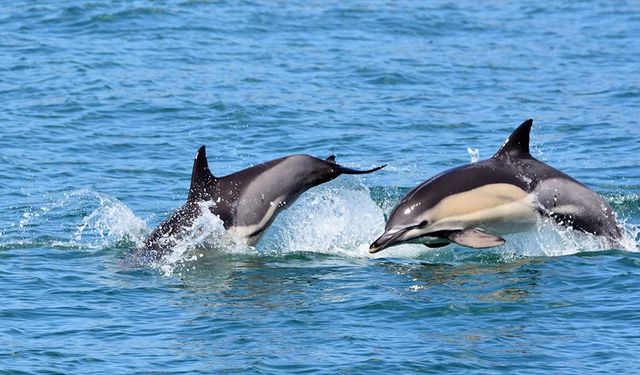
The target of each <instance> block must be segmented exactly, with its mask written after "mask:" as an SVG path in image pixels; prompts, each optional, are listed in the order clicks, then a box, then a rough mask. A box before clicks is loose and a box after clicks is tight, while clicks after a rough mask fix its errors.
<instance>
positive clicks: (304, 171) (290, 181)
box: [138, 146, 386, 258]
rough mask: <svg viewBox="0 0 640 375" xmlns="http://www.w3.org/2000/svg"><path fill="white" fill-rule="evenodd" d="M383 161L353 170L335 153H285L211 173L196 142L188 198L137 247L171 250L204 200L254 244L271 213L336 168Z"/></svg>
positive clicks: (336, 171)
mask: <svg viewBox="0 0 640 375" xmlns="http://www.w3.org/2000/svg"><path fill="white" fill-rule="evenodd" d="M385 166H386V165H382V166H379V167H375V168H372V169H368V170H355V169H351V168H346V167H343V166H341V165H339V164H337V163H336V159H335V156H334V155H331V156H329V157H328V158H326V159H325V160H322V159H318V158H315V157H312V156H309V155H290V156H286V157H282V158H279V159H275V160H271V161H268V162H265V163H262V164H259V165H256V166H253V167H250V168H247V169H244V170H241V171H239V172H236V173H233V174H230V175H228V176H224V177H216V176H214V175H213V173H211V170H210V169H209V164H208V162H207V156H206V149H205V146H201V147H200V149H199V150H198V152H197V153H196V156H195V160H194V162H193V170H192V174H191V186H190V188H189V195H188V197H187V202H186V203H185V204H184V205H183V206H182V207H180V208H179V209H178V210H177V211H176V212H175V213H174V214H173V215H171V216H170V217H169V218H168V219H166V220H165V221H163V222H162V223H161V224H160V225H159V226H158V228H156V229H155V230H154V231H153V232H152V233H151V235H149V237H148V238H147V239H146V240H145V241H144V244H143V245H142V247H141V248H140V249H138V252H143V253H145V254H147V256H149V255H151V257H154V258H158V257H160V256H162V255H164V254H166V253H168V252H170V251H171V246H172V244H174V243H175V238H176V237H178V236H180V235H181V234H183V233H185V231H186V230H187V229H188V228H189V227H191V226H192V225H193V223H194V221H195V220H196V218H198V217H199V216H200V215H201V214H202V210H203V209H206V207H207V206H208V209H209V210H210V211H211V213H213V214H214V215H216V216H218V217H219V218H220V219H221V220H222V222H223V223H224V228H225V229H226V230H228V231H229V232H231V233H232V234H233V235H234V236H235V237H238V238H240V239H243V240H245V241H246V242H247V243H248V244H255V243H256V242H257V241H258V239H259V238H260V237H261V235H262V234H263V232H264V231H265V229H267V228H268V227H269V225H270V224H271V223H272V222H273V220H274V219H275V218H276V216H277V215H278V214H279V213H280V212H281V211H282V210H284V209H285V208H287V207H289V206H290V205H291V204H293V202H295V200H296V199H297V198H298V197H299V196H300V195H301V194H302V193H304V192H305V191H307V190H309V189H310V188H312V187H314V186H317V185H320V184H323V183H325V182H328V181H330V180H333V179H334V178H336V177H338V176H340V175H341V174H365V173H372V172H375V171H377V170H379V169H382V168H384V167H385ZM202 202H204V203H206V205H204V206H203V205H202ZM203 207H205V208H203Z"/></svg>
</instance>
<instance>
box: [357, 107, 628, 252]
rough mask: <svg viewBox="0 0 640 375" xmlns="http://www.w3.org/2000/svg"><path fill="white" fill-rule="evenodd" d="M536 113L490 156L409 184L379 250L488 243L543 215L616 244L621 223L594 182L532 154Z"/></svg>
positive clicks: (498, 241)
mask: <svg viewBox="0 0 640 375" xmlns="http://www.w3.org/2000/svg"><path fill="white" fill-rule="evenodd" d="M532 125H533V120H531V119H529V120H526V121H525V122H523V123H522V124H521V125H520V126H519V127H518V128H517V129H516V130H515V131H514V132H513V133H512V134H511V136H510V137H509V138H508V139H507V140H506V142H505V143H504V145H503V146H502V147H501V148H500V149H499V150H498V152H497V153H496V154H495V155H494V156H493V157H491V158H490V159H487V160H483V161H479V162H476V163H472V164H467V165H463V166H459V167H456V168H453V169H449V170H447V171H444V172H442V173H440V174H438V175H436V176H434V177H432V178H430V179H428V180H427V181H425V182H423V183H422V184H420V185H418V186H417V187H415V188H414V189H413V190H411V191H410V192H409V193H408V194H407V195H406V196H405V197H404V198H402V200H401V201H400V202H399V203H398V204H397V205H396V206H395V208H394V209H393V210H392V211H391V214H390V215H389V218H388V220H387V223H386V226H385V232H384V234H382V235H381V236H380V237H379V238H378V239H376V240H375V241H374V242H373V243H372V244H371V246H370V247H369V252H370V253H377V252H378V251H380V250H383V249H385V248H387V247H390V246H395V245H399V244H402V243H422V244H424V245H426V246H428V247H441V246H446V245H448V244H450V243H456V244H458V245H461V246H466V247H471V248H489V247H494V246H500V245H502V244H504V243H505V240H504V239H503V238H502V237H501V236H502V235H505V234H510V233H516V232H522V231H526V230H527V229H529V228H531V227H532V225H534V224H535V223H536V222H537V220H538V218H540V217H547V218H551V219H552V220H554V221H555V222H556V223H558V224H560V225H563V226H566V227H569V228H572V229H574V230H577V231H580V232H585V233H591V234H593V235H597V236H602V237H604V238H606V239H607V243H608V244H610V245H611V246H612V247H615V246H620V243H621V242H620V241H621V239H622V233H623V229H622V228H621V226H620V224H619V223H618V221H617V220H616V214H615V212H614V211H613V210H612V209H611V207H610V206H609V204H607V202H606V201H605V200H604V199H603V198H602V197H600V196H599V195H598V194H596V193H595V192H593V191H592V190H591V189H589V188H588V187H586V186H585V185H583V184H581V183H580V182H578V181H576V180H575V179H573V178H571V177H570V176H568V175H566V174H565V173H562V172H560V171H559V170H557V169H555V168H553V167H551V166H549V165H547V164H545V163H543V162H541V161H539V160H536V159H535V158H534V157H533V156H531V154H530V153H529V133H530V131H531V126H532Z"/></svg>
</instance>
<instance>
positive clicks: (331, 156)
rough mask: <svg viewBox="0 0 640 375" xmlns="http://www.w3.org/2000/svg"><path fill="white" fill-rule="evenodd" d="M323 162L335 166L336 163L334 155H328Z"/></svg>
mask: <svg viewBox="0 0 640 375" xmlns="http://www.w3.org/2000/svg"><path fill="white" fill-rule="evenodd" d="M324 160H325V161H327V162H329V163H331V164H335V163H336V156H335V155H329V157H328V158H326V159H324Z"/></svg>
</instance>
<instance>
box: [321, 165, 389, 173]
mask: <svg viewBox="0 0 640 375" xmlns="http://www.w3.org/2000/svg"><path fill="white" fill-rule="evenodd" d="M386 166H387V165H386V164H384V165H381V166H378V167H375V168H371V169H365V170H363V171H361V170H357V169H351V168H347V167H343V166H341V165H340V164H335V165H334V166H333V169H335V171H336V172H338V173H340V174H367V173H373V172H375V171H379V170H380V169H382V168H384V167H386Z"/></svg>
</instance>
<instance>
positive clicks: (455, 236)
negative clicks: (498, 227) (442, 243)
mask: <svg viewBox="0 0 640 375" xmlns="http://www.w3.org/2000/svg"><path fill="white" fill-rule="evenodd" d="M447 238H449V240H450V241H451V242H455V243H457V244H458V245H461V246H466V247H472V248H474V249H484V248H487V247H496V246H500V245H504V242H505V241H504V239H503V238H500V237H498V236H494V235H492V234H488V233H485V232H483V231H481V230H480V229H474V228H472V229H464V230H456V231H453V232H451V233H450V234H449V235H448V236H447Z"/></svg>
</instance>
